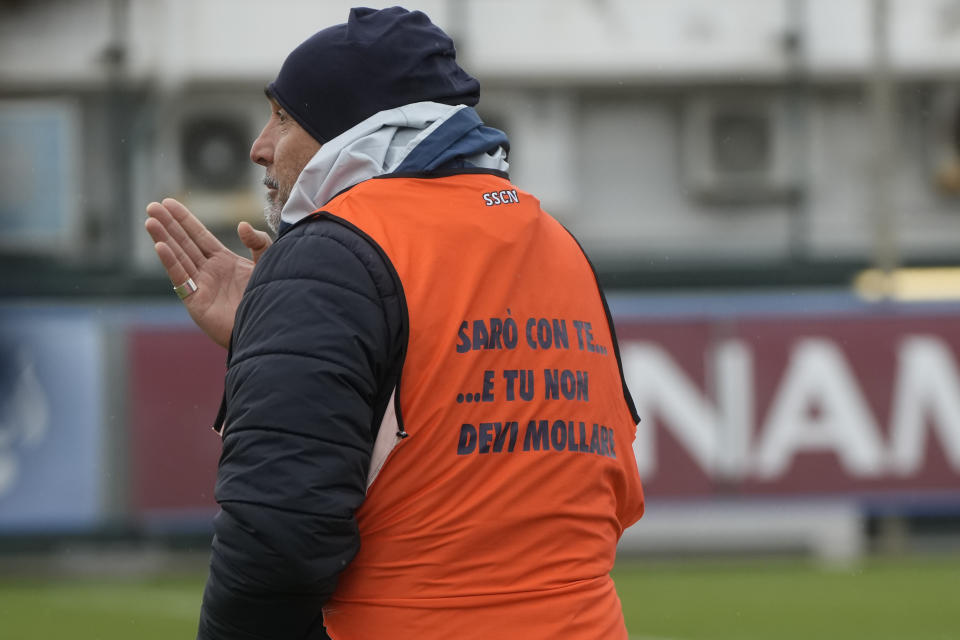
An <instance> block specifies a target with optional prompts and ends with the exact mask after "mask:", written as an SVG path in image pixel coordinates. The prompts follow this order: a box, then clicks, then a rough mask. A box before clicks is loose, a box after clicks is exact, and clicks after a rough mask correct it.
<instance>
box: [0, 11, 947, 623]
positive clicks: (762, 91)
mask: <svg viewBox="0 0 960 640" xmlns="http://www.w3.org/2000/svg"><path fill="white" fill-rule="evenodd" d="M351 4H355V3H350V2H341V1H339V0H326V1H324V2H317V1H308V0H273V1H272V2H269V3H267V2H259V1H253V0H0V273H2V274H3V275H2V277H0V296H2V297H0V637H3V638H46V637H65V636H64V635H63V634H64V632H63V628H69V629H70V635H69V636H66V637H72V638H113V637H140V638H150V637H158V638H159V637H191V634H192V633H193V631H194V629H195V626H194V625H195V621H196V613H197V610H198V607H199V598H200V593H201V590H202V584H203V579H204V568H205V563H206V557H207V549H208V545H209V538H210V534H211V527H210V520H211V517H212V515H213V513H214V512H215V503H214V502H213V498H212V489H213V479H214V475H215V469H216V462H217V456H218V453H219V438H218V437H217V436H216V435H215V434H214V433H213V432H212V431H211V430H210V426H211V425H212V423H213V421H214V418H215V416H216V411H217V407H218V405H219V399H220V394H221V392H222V388H223V385H222V377H223V373H224V369H225V358H226V353H225V352H224V351H223V350H222V349H220V348H219V347H216V346H214V345H213V344H212V343H210V342H208V341H207V339H206V338H205V337H204V336H203V335H202V334H200V333H199V331H198V330H197V329H195V327H194V326H193V324H192V323H191V322H190V320H189V318H188V316H187V314H186V313H185V311H184V310H183V308H182V307H181V306H180V305H179V303H178V302H177V300H176V298H175V296H174V295H173V294H172V292H171V291H170V283H169V282H168V281H167V280H166V277H165V275H164V274H163V272H162V270H161V269H160V265H159V263H158V261H157V260H156V258H155V256H154V254H153V251H152V243H151V241H150V239H149V237H148V236H147V234H146V233H145V232H144V230H143V220H144V219H145V214H144V207H145V205H146V204H147V203H148V202H150V201H151V200H156V199H159V198H162V197H165V196H174V197H177V198H179V199H181V200H182V201H183V202H185V203H186V204H187V205H188V206H189V207H190V208H191V209H192V210H193V211H194V212H196V213H197V214H198V215H199V216H200V217H201V218H202V219H203V220H204V222H205V223H206V224H207V225H208V226H210V227H211V229H213V230H214V231H215V232H216V233H217V234H218V236H220V237H221V239H222V240H223V241H224V242H226V243H228V244H229V245H230V246H233V247H237V246H238V245H237V243H236V240H235V237H234V231H233V230H234V229H235V227H236V224H237V222H238V221H240V220H249V221H250V222H252V223H254V224H257V225H258V226H260V227H263V226H264V225H263V224H262V214H261V211H262V205H263V203H262V192H263V187H262V185H261V184H260V181H261V179H262V169H261V168H260V167H257V166H255V165H253V164H252V163H251V162H250V161H249V158H248V156H247V154H248V149H249V145H250V143H251V141H252V140H253V138H254V137H255V136H256V134H257V133H258V131H259V129H260V127H261V126H262V124H263V123H264V121H265V119H266V117H267V116H268V109H267V104H266V101H265V100H264V98H263V93H262V88H263V86H264V85H265V84H266V83H267V82H268V81H269V80H271V79H272V78H273V76H274V74H275V73H276V71H277V69H278V68H279V66H280V64H281V62H282V61H283V59H284V57H285V56H286V54H287V53H288V52H289V51H290V50H291V49H292V48H293V47H294V46H296V45H297V44H298V43H299V42H301V41H302V40H303V39H305V38H306V37H308V36H309V35H311V34H312V33H313V32H315V31H316V30H318V29H319V28H322V27H324V26H327V25H330V24H334V23H338V22H342V21H343V20H344V19H345V18H346V16H347V12H348V9H349V7H350V6H351ZM367 4H368V5H369V6H375V7H381V6H387V5H389V4H394V3H380V2H370V3H367ZM406 6H408V7H409V8H419V9H422V10H424V11H425V12H427V13H428V14H429V15H430V16H431V17H432V18H433V19H434V21H435V22H437V23H438V24H440V25H441V26H442V27H444V28H445V29H446V30H447V31H448V32H449V33H450V34H451V35H452V36H453V37H454V39H455V41H456V42H457V45H458V56H459V58H460V60H461V62H462V64H463V65H464V66H465V67H466V68H467V69H468V70H469V71H470V72H471V73H472V74H474V75H475V76H477V77H479V78H480V80H481V82H482V86H483V93H482V100H481V103H480V107H479V111H480V113H481V115H482V116H483V118H484V120H485V121H486V122H487V123H488V124H490V125H492V126H496V127H498V128H501V129H504V130H505V131H506V132H507V133H508V135H509V136H510V138H511V142H512V148H511V154H510V161H511V177H512V178H513V180H514V182H516V183H517V184H518V185H519V186H520V187H522V188H524V189H526V190H529V191H531V192H533V193H534V194H536V195H537V196H538V197H540V198H541V200H542V201H543V204H544V207H545V208H546V209H547V210H548V211H549V212H551V213H552V214H553V215H554V216H555V217H557V218H558V219H559V220H560V221H561V222H563V223H564V224H565V225H566V226H567V227H568V228H570V229H571V230H572V231H573V232H574V234H575V235H576V236H577V237H578V238H579V240H580V241H581V243H582V244H583V245H584V246H585V248H586V250H587V251H588V253H589V254H590V256H591V258H592V259H593V261H594V263H595V265H596V267H597V270H598V273H599V276H600V278H601V281H602V282H603V284H604V286H605V288H606V291H607V294H608V297H609V301H610V306H611V309H612V312H613V315H614V319H615V322H616V325H617V330H618V334H619V337H620V341H621V350H622V356H623V364H624V369H625V373H626V376H627V379H628V384H629V386H630V389H631V391H632V393H633V395H634V397H635V399H636V402H637V405H638V409H639V411H640V414H641V416H642V417H643V421H642V422H641V424H640V426H639V428H638V437H637V441H636V446H635V452H636V455H637V462H638V464H639V466H640V470H641V473H642V475H643V477H644V480H645V487H646V491H647V497H648V509H647V515H646V516H645V517H644V519H643V520H641V522H640V523H639V524H638V525H636V526H635V527H633V528H631V529H630V530H628V531H627V532H626V534H625V536H624V539H623V542H622V545H621V556H620V560H619V561H618V567H617V571H616V573H615V577H616V579H617V582H618V586H619V589H620V592H621V598H622V600H623V603H624V610H625V613H626V616H627V621H628V626H629V628H630V632H631V635H632V637H634V638H647V639H653V638H659V639H660V640H665V639H667V638H670V639H673V640H679V639H682V638H788V637H798V638H807V637H814V636H815V637H824V638H827V637H837V638H854V637H863V638H871V639H875V638H884V637H889V638H907V637H909V638H957V637H960V614H958V613H957V612H956V607H955V603H954V602H953V599H955V596H956V593H957V588H958V587H960V359H958V358H960V0H512V1H507V0H422V1H420V2H417V3H415V5H414V4H409V3H408V4H407V5H406ZM57 624H61V625H65V627H57V626H56V625H57ZM44 625H47V626H44ZM111 634H116V635H111ZM151 634H155V635H151Z"/></svg>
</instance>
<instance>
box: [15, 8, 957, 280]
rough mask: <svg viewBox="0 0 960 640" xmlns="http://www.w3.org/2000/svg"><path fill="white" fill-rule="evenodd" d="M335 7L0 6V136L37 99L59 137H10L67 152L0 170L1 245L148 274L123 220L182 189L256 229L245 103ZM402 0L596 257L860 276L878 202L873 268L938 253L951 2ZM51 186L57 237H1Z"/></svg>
mask: <svg viewBox="0 0 960 640" xmlns="http://www.w3.org/2000/svg"><path fill="white" fill-rule="evenodd" d="M350 4H352V3H350V2H344V1H339V0H337V1H330V2H323V3H317V2H308V1H306V0H288V1H286V2H275V3H271V4H270V5H269V6H268V5H266V4H264V3H262V2H259V1H256V0H200V1H194V0H89V1H86V2H70V1H66V0H37V1H34V2H24V1H16V0H7V1H5V2H0V107H2V109H0V134H2V132H3V131H4V130H5V129H4V128H3V127H4V124H3V123H7V124H6V127H7V128H6V131H10V130H15V131H21V132H22V131H23V126H24V125H22V123H23V122H25V119H29V118H30V117H33V115H32V114H35V113H36V111H37V108H38V107H42V109H45V110H46V113H48V116H49V118H48V119H49V122H51V123H57V126H58V127H60V128H61V129H62V130H63V131H64V133H63V137H62V139H58V141H56V144H54V143H53V142H52V143H50V144H53V145H54V146H53V147H49V146H48V147H40V146H34V145H31V143H30V142H29V139H28V138H27V139H26V140H27V141H26V142H25V141H24V140H25V137H24V135H22V134H16V135H15V136H14V137H15V140H16V141H19V142H18V144H19V145H20V148H21V153H22V154H23V155H21V158H28V157H30V152H31V149H32V150H33V151H37V150H38V149H44V148H50V149H60V148H61V147H62V150H63V153H64V154H66V155H63V156H62V157H66V158H67V159H68V160H67V161H66V163H65V164H64V163H60V164H58V165H57V166H56V167H52V166H51V165H50V162H49V153H47V154H46V155H45V154H35V155H39V157H35V158H33V162H34V164H33V165H32V166H33V169H32V174H31V173H30V172H25V170H24V169H23V166H22V162H21V163H20V164H21V166H20V171H19V173H17V172H16V170H17V164H18V163H16V162H14V163H12V165H11V168H7V170H4V171H0V175H3V176H4V178H2V179H3V180H4V188H3V189H2V190H0V192H2V193H4V194H10V193H13V192H14V190H17V192H18V193H20V194H21V195H20V196H18V197H17V198H13V197H12V196H10V195H3V196H0V223H2V224H0V226H2V228H3V229H4V231H3V235H4V237H6V238H7V242H3V243H0V246H2V247H3V249H2V250H3V251H4V252H7V253H20V252H23V251H24V250H25V249H24V248H25V247H26V248H27V250H29V251H36V250H39V251H40V252H41V253H42V252H43V251H44V250H45V247H46V248H47V249H49V248H56V247H58V246H59V247H61V254H60V255H64V253H63V252H62V251H63V249H62V248H63V247H66V248H67V251H66V255H67V256H68V257H69V256H70V255H72V256H73V258H74V259H75V260H76V261H78V262H79V263H81V264H86V263H89V262H91V261H92V262H94V263H98V262H99V263H102V264H127V263H129V262H130V261H131V260H132V261H133V264H135V265H137V268H138V269H142V270H155V269H156V268H157V266H156V264H155V261H154V260H153V258H152V256H151V252H150V248H149V242H148V239H147V238H146V235H145V234H144V233H142V231H141V229H140V224H139V221H138V220H139V219H140V211H141V210H142V205H143V204H144V203H146V202H147V201H149V200H150V199H153V198H157V197H160V196H163V195H168V194H174V195H180V196H182V197H184V199H185V200H187V201H188V203H190V204H191V205H192V206H193V207H195V208H196V210H197V211H198V213H200V214H201V215H202V216H204V217H205V218H206V220H207V221H208V222H209V223H210V224H211V225H213V226H215V227H218V228H219V229H221V230H223V231H224V232H225V235H230V234H229V232H228V231H226V230H227V228H228V227H230V226H232V225H234V224H235V222H236V220H238V219H243V218H246V219H251V220H254V221H255V220H257V219H258V218H259V209H260V203H259V200H260V195H259V192H260V189H259V180H260V177H261V173H260V170H259V168H257V167H254V166H252V165H250V164H249V163H248V162H247V161H246V159H245V158H246V155H245V154H246V149H247V145H248V143H249V140H251V139H252V138H253V137H254V136H255V134H256V132H257V130H258V127H259V126H260V123H261V120H262V119H263V117H264V116H265V115H266V112H265V109H264V104H263V100H262V97H261V94H260V92H259V89H260V87H261V86H262V85H263V84H265V82H266V81H268V80H269V79H270V78H271V77H272V76H273V74H274V73H275V72H276V69H277V68H278V66H279V64H280V62H281V61H282V59H283V57H284V55H285V54H286V53H287V52H288V51H289V49H290V48H291V47H292V46H294V45H295V44H296V43H298V42H299V41H301V40H302V39H303V38H305V37H307V36H308V35H310V34H311V33H312V32H313V31H314V30H316V28H318V27H320V26H322V25H325V24H330V23H334V22H338V21H341V20H342V19H343V18H344V16H345V15H346V12H347V8H348V7H349V6H350ZM372 4H374V5H375V6H381V5H385V4H392V3H372ZM417 5H418V6H419V7H421V8H423V9H424V10H425V11H427V12H428V13H429V14H431V15H432V16H433V18H434V19H435V20H436V21H437V22H438V23H440V24H441V25H443V26H444V27H445V28H446V29H448V30H449V31H450V32H451V33H452V34H453V35H454V36H455V38H457V40H458V42H459V49H460V54H461V57H462V59H463V61H464V64H465V66H467V68H469V69H470V70H471V71H472V72H473V73H474V74H475V75H477V76H479V77H480V78H481V80H482V81H483V83H484V99H483V101H482V105H481V106H482V108H481V113H482V115H484V116H485V117H486V118H487V119H488V120H489V121H490V122H491V124H494V125H495V126H500V127H502V128H504V129H506V130H507V132H508V133H509V134H510V135H511V138H512V140H513V148H514V152H513V156H512V159H511V160H512V165H513V177H514V179H515V180H516V181H517V182H518V184H519V185H520V186H522V187H524V188H528V189H529V190H531V191H533V192H534V193H537V194H538V195H540V196H541V197H542V198H543V200H544V202H545V205H546V207H547V208H548V210H550V211H552V212H553V213H554V214H555V215H556V216H557V217H558V218H560V219H561V220H562V221H563V222H564V223H565V224H567V225H568V226H569V227H570V228H571V229H572V230H573V231H574V233H575V234H576V235H577V236H578V237H579V238H580V239H581V241H582V242H583V243H584V244H585V245H586V247H587V248H588V250H590V251H591V253H592V255H593V256H594V258H595V259H596V261H597V262H598V263H599V264H600V266H601V267H602V268H604V267H626V268H628V269H634V270H640V271H651V272H657V271H658V270H664V269H670V268H673V267H678V266H679V267H683V266H684V265H686V266H689V267H691V268H694V267H696V268H702V267H709V268H711V269H713V268H716V267H718V266H720V267H723V266H730V265H738V264H747V265H754V266H756V265H760V266H764V265H783V264H814V265H816V264H829V263H832V262H835V261H849V262H851V263H867V262H870V261H871V260H872V259H873V257H874V254H875V253H876V252H877V251H878V250H879V249H878V247H879V244H878V242H879V241H878V239H877V233H876V228H877V223H876V219H877V218H876V215H875V214H876V213H877V210H878V209H879V208H886V209H889V210H890V212H892V229H893V231H892V241H891V242H892V244H893V248H892V249H890V251H893V252H895V254H896V256H897V257H901V256H902V258H903V259H904V260H906V261H912V262H925V261H937V260H943V261H946V260H952V259H954V258H955V256H956V254H957V247H958V245H960V215H958V211H957V200H956V193H957V189H958V188H960V184H958V183H960V177H958V169H957V167H956V159H957V150H956V141H955V136H956V134H955V130H956V128H957V120H958V116H957V113H958V106H960V97H958V95H960V94H958V92H957V89H956V86H955V85H956V80H957V76H958V73H960V2H958V1H957V0H889V2H881V1H880V0H876V1H872V0H847V1H845V2H842V3H838V2H834V1H832V0H779V1H771V0H724V1H723V2H716V1H711V0H523V1H509V2H508V1H506V0H447V1H443V0H425V1H423V2H419V3H417ZM878 6H879V7H881V8H883V7H884V6H886V7H887V11H888V12H889V18H888V22H887V23H888V24H889V37H888V39H887V41H888V42H889V61H890V69H891V72H892V74H891V76H890V78H891V79H892V82H888V85H892V86H893V89H894V90H895V93H894V94H893V95H894V96H895V100H894V105H893V114H894V115H893V117H892V119H891V123H892V125H893V126H892V129H893V130H892V131H888V132H887V133H889V135H891V136H892V149H893V151H894V154H893V155H892V156H891V157H890V158H888V164H887V165H886V166H887V169H885V170H883V169H882V167H883V166H884V163H883V162H881V163H879V165H877V164H876V161H877V152H878V150H881V148H880V147H878V145H877V141H878V140H879V139H880V138H881V137H882V136H878V133H877V132H878V129H877V126H876V124H874V121H872V120H871V108H872V107H871V104H873V103H872V102H871V101H872V100H873V101H874V102H875V100H874V99H873V98H871V95H875V94H871V93H870V92H869V91H868V87H869V86H870V83H871V82H874V85H876V82H875V81H876V79H877V77H878V76H877V73H876V69H877V66H876V63H877V57H876V55H875V54H876V47H875V44H876V38H875V37H874V36H873V35H872V33H873V32H872V16H873V15H874V14H873V9H874V8H875V7H878ZM881 80H882V78H881ZM48 128H49V127H48ZM888 128H890V127H888ZM882 131H886V129H882ZM7 135H8V138H9V137H10V135H14V134H7ZM0 139H2V138H0ZM4 144H7V145H9V144H11V143H10V142H9V141H7V142H5V143H4ZM57 145H60V146H57ZM3 155H5V156H6V155H8V154H3ZM3 161H4V163H8V162H11V160H10V158H8V157H5V158H4V159H3ZM877 166H879V167H880V168H881V170H882V171H881V173H878V172H877V171H878V169H877ZM54 169H56V170H55V171H54ZM28 174H29V175H28ZM38 174H39V175H44V176H47V175H53V176H55V178H56V179H55V180H54V181H53V182H52V183H51V181H50V180H47V179H45V180H44V181H42V182H36V181H32V182H31V175H32V176H36V175H38ZM12 176H18V177H16V178H14V177H12ZM26 182H31V184H32V185H33V188H34V191H32V192H30V193H28V194H26V195H24V194H23V193H22V192H23V191H24V184H25V183H26ZM878 185H888V186H889V191H890V193H891V196H890V198H889V199H888V200H889V201H888V202H884V201H882V200H881V201H878V200H877V198H876V197H875V195H874V194H876V193H877V192H878V191H877V189H878ZM50 190H53V191H58V190H59V192H61V193H63V194H64V198H62V201H61V202H59V203H49V202H46V203H45V204H43V206H44V207H48V208H52V211H51V213H50V219H51V220H54V221H55V220H58V216H60V218H62V219H60V222H62V227H61V228H60V232H59V235H57V233H53V234H52V236H51V232H50V231H49V229H50V225H46V226H44V225H34V226H33V227H28V228H25V229H24V228H20V227H17V226H16V225H15V224H14V223H13V222H12V221H14V220H19V219H20V218H21V217H22V216H27V215H29V214H28V213H26V212H27V211H28V210H30V211H38V210H40V207H39V206H35V207H33V208H32V209H31V206H30V204H31V203H35V202H38V200H37V198H36V197H35V195H36V193H39V192H43V193H46V192H48V191H50ZM118 234H119V237H120V238H124V237H127V236H128V235H129V237H132V238H134V239H135V240H134V241H133V243H132V244H130V243H126V242H122V241H119V242H118ZM57 243H60V244H59V245H58V244H57ZM31 247H33V248H31ZM37 247H39V249H37ZM131 247H132V249H131Z"/></svg>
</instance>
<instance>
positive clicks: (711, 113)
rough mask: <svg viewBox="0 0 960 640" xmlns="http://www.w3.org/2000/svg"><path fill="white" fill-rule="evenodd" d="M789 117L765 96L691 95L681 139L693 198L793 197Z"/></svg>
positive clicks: (736, 201)
mask: <svg viewBox="0 0 960 640" xmlns="http://www.w3.org/2000/svg"><path fill="white" fill-rule="evenodd" d="M787 115H788V114H787V110H786V105H785V104H784V102H783V100H782V99H779V98H778V97H776V96H773V95H769V94H756V95H746V94H744V95H738V96H735V97H734V96H725V95H723V96H720V95H702V96H694V97H691V98H690V99H689V100H688V102H687V103H686V105H685V108H684V113H683V133H682V136H681V140H682V144H683V149H682V154H681V157H682V159H683V164H684V174H685V178H686V184H687V187H688V190H689V192H690V193H691V195H693V196H694V197H696V198H697V199H700V200H702V201H705V202H708V203H715V204H732V205H736V204H751V203H764V202H770V201H781V200H788V199H790V198H793V197H795V196H796V195H797V193H798V192H799V187H800V185H799V180H798V179H797V172H796V170H795V169H794V167H793V166H792V164H791V159H792V156H791V149H790V145H789V140H788V138H789V135H790V133H791V129H790V126H789V122H788V119H787Z"/></svg>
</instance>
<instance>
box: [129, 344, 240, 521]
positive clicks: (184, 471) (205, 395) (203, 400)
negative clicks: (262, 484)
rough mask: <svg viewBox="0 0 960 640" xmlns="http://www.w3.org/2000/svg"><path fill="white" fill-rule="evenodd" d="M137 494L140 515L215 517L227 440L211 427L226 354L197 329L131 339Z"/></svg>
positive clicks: (134, 490)
mask: <svg viewBox="0 0 960 640" xmlns="http://www.w3.org/2000/svg"><path fill="white" fill-rule="evenodd" d="M128 348H129V374H130V382H129V384H130V415H131V425H132V426H131V433H130V440H131V443H130V444H131V456H130V465H131V466H130V478H131V480H132V487H131V496H132V505H131V507H132V508H133V510H134V513H135V514H138V515H141V516H146V517H154V516H169V517H179V516H188V515H190V514H191V512H194V513H196V511H197V510H199V511H200V514H199V515H200V516H201V517H205V518H206V516H205V514H206V512H209V513H213V512H214V510H215V508H216V503H215V502H214V500H213V485H214V481H215V480H216V469H217V460H218V458H219V456H220V436H218V435H217V434H216V433H214V431H213V430H212V429H211V425H212V424H213V421H214V418H216V414H217V409H218V407H219V406H220V398H221V394H222V393H223V376H224V373H225V372H226V359H227V352H226V351H225V350H224V349H222V348H221V347H218V346H216V345H215V344H213V342H211V341H210V339H209V338H207V337H206V336H205V335H203V334H202V333H200V332H199V331H197V330H191V329H166V330H163V329H149V330H145V329H133V330H131V331H130V335H129V342H128ZM206 519H209V518H206Z"/></svg>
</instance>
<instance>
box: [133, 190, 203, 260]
mask: <svg viewBox="0 0 960 640" xmlns="http://www.w3.org/2000/svg"><path fill="white" fill-rule="evenodd" d="M147 215H148V216H150V217H151V218H153V219H154V220H156V221H157V222H159V223H160V224H161V225H162V227H163V230H164V234H162V235H161V236H160V237H155V236H154V235H153V233H151V234H150V235H151V237H153V239H154V241H158V242H166V243H167V244H168V245H169V246H170V248H171V249H172V250H173V251H174V253H175V254H176V255H177V258H178V259H180V260H181V261H184V266H185V267H186V268H187V269H188V270H189V271H191V273H192V272H193V271H194V270H195V269H197V268H199V267H201V266H202V265H203V263H204V262H205V261H206V256H204V254H203V251H201V250H200V248H199V247H198V246H197V244H196V243H195V242H194V241H193V239H192V238H191V237H190V235H189V234H188V233H187V232H186V231H185V230H184V229H183V227H182V226H181V225H180V223H179V222H178V221H177V220H176V218H174V217H173V214H172V213H171V212H170V210H169V209H168V208H167V207H166V206H165V205H163V204H161V203H159V202H151V203H150V204H149V205H147ZM147 231H150V227H149V226H148V227H147Z"/></svg>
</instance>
